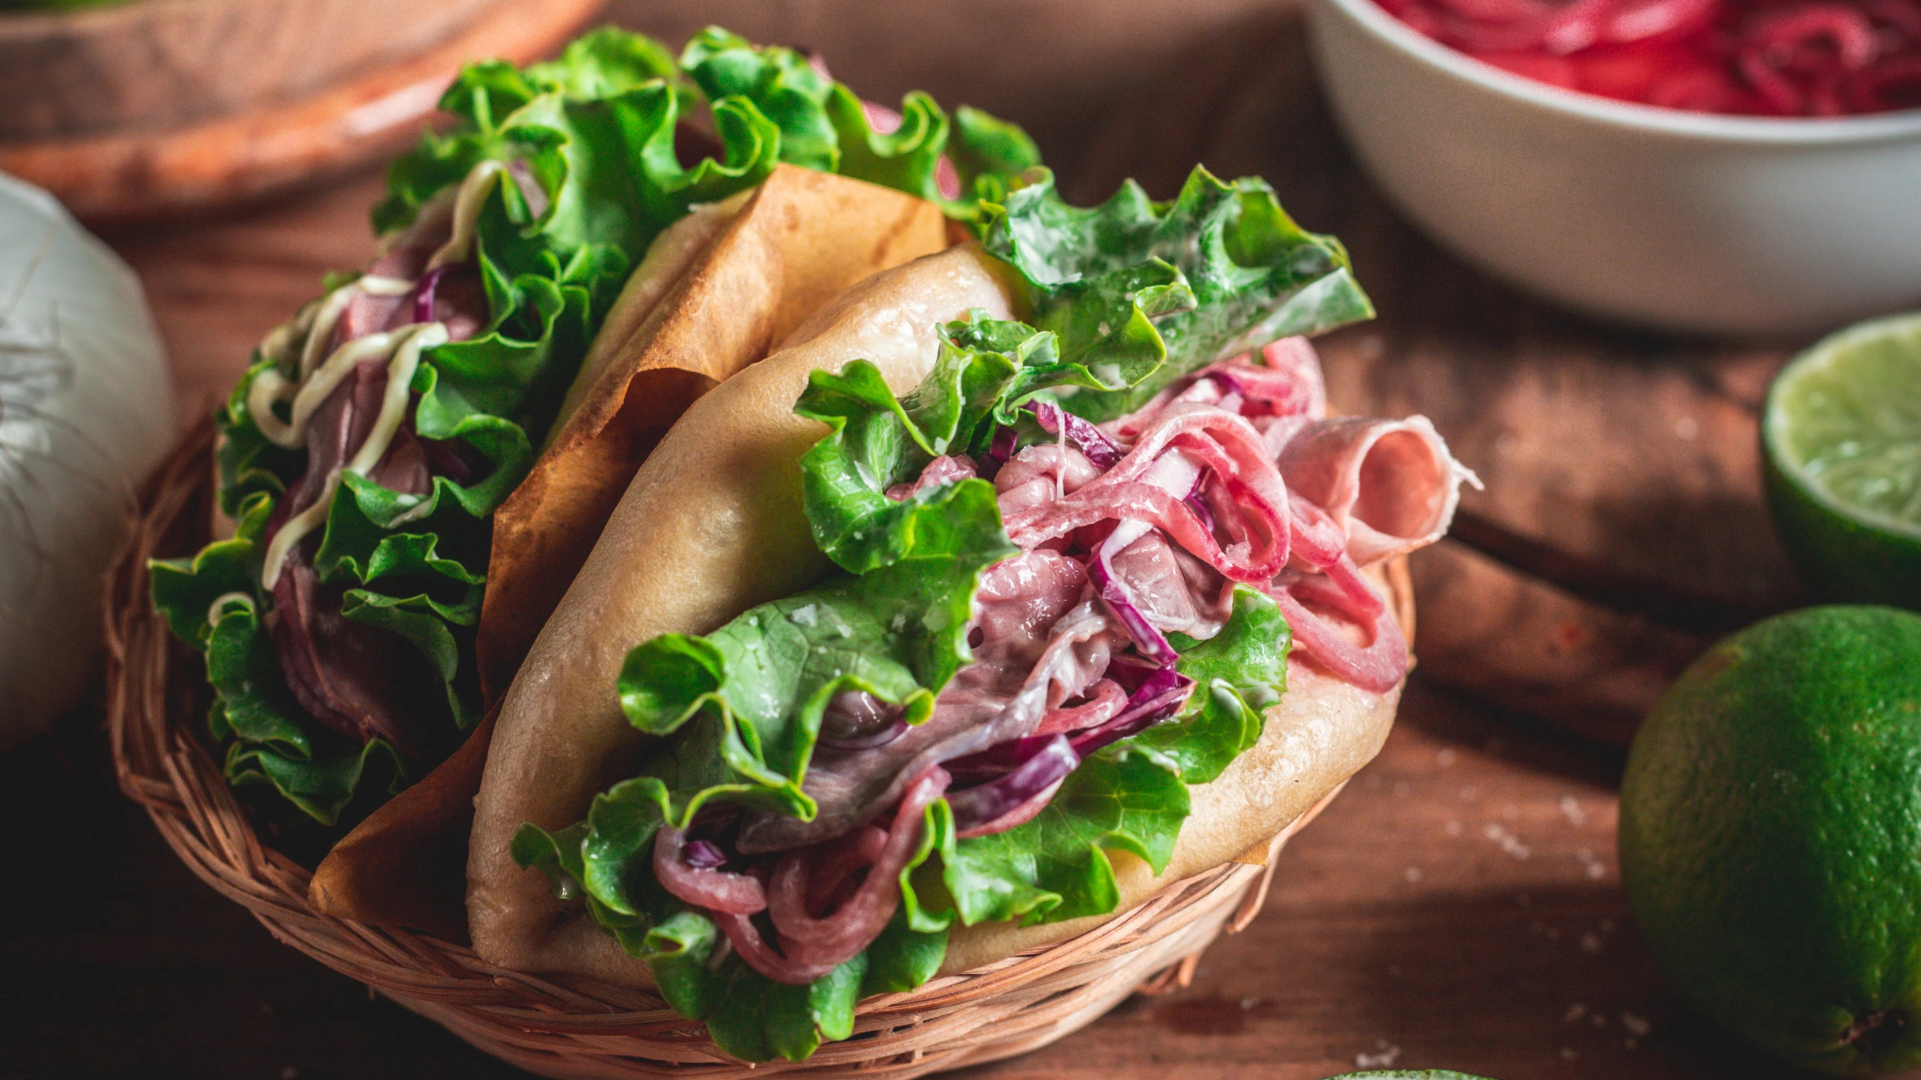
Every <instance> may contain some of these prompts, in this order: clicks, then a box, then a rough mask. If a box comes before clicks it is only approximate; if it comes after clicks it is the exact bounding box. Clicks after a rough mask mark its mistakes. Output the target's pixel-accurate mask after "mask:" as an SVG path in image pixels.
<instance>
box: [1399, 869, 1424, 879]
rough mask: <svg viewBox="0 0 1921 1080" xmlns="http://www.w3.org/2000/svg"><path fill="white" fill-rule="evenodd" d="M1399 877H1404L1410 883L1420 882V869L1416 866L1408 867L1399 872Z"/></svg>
mask: <svg viewBox="0 0 1921 1080" xmlns="http://www.w3.org/2000/svg"><path fill="white" fill-rule="evenodd" d="M1401 876H1402V877H1405V878H1406V879H1407V880H1408V881H1409V882H1410V883H1412V882H1416V881H1419V880H1421V868H1420V867H1418V866H1410V867H1408V868H1407V869H1406V870H1403V871H1401Z"/></svg>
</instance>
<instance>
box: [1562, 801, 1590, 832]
mask: <svg viewBox="0 0 1921 1080" xmlns="http://www.w3.org/2000/svg"><path fill="white" fill-rule="evenodd" d="M1561 815H1562V816H1563V817H1565V818H1567V823H1568V824H1569V825H1576V826H1579V825H1585V824H1587V811H1585V810H1582V809H1581V800H1579V799H1577V798H1575V797H1574V796H1572V795H1563V796H1561Z"/></svg>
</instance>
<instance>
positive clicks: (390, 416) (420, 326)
mask: <svg viewBox="0 0 1921 1080" xmlns="http://www.w3.org/2000/svg"><path fill="white" fill-rule="evenodd" d="M376 341H377V342H378V344H377V346H376V347H374V348H372V349H370V350H369V351H370V352H371V353H373V354H375V355H377V354H378V353H379V352H381V351H385V350H389V349H391V353H390V354H389V359H388V361H387V387H386V391H385V394H384V395H383V396H382V398H381V401H380V413H379V415H378V416H376V417H375V418H374V426H373V430H372V431H370V432H368V433H367V441H366V442H364V443H362V444H361V446H360V450H359V452H357V453H355V454H354V456H353V460H352V461H349V462H348V463H347V465H346V467H345V468H344V469H335V470H333V471H332V472H331V473H329V474H328V475H327V484H326V487H325V488H323V489H322V490H321V493H320V497H319V498H318V499H315V500H314V503H313V505H312V506H309V507H307V508H306V509H305V510H302V511H301V512H300V513H298V514H295V515H294V516H293V517H291V518H288V519H287V522H286V524H284V525H282V526H281V527H280V531H279V532H277V533H275V534H274V537H273V541H272V542H271V543H269V544H268V545H267V558H266V561H265V563H263V564H262V566H261V570H260V587H261V588H263V589H268V590H271V589H272V588H273V587H274V584H275V583H276V582H278V581H279V580H280V568H281V567H282V566H283V565H284V564H285V563H286V561H287V555H288V553H289V552H291V551H293V549H294V546H295V545H296V544H298V543H300V541H302V540H304V539H306V537H307V534H308V533H310V532H312V531H314V530H315V529H317V528H319V527H320V524H321V522H323V521H325V520H326V519H327V512H328V511H329V510H330V509H331V508H332V506H333V497H334V492H335V491H337V490H339V488H340V474H341V473H342V472H343V471H344V472H351V473H354V474H356V475H358V476H365V475H367V474H368V473H369V472H371V471H372V470H373V467H374V466H375V465H378V464H380V459H381V458H382V457H385V456H386V454H387V448H388V447H389V446H391V445H392V444H393V439H394V435H395V434H396V433H398V432H399V431H400V423H401V421H402V420H404V419H406V415H407V395H408V392H409V391H410V389H411V388H412V384H413V381H414V371H415V369H417V368H418V367H419V366H420V354H421V352H422V351H423V350H425V349H431V348H433V347H434V346H436V345H445V344H446V343H447V325H446V324H445V323H437V322H432V323H415V324H413V325H411V326H406V327H402V328H401V329H399V330H395V331H392V332H390V333H381V334H371V335H369V336H367V337H364V338H361V339H359V340H358V341H350V342H348V343H347V344H346V345H343V346H341V347H340V348H339V349H338V350H337V351H336V352H335V353H334V355H333V356H332V357H329V358H328V360H327V363H326V364H325V365H322V367H321V369H320V371H318V372H315V375H314V378H313V379H311V380H309V382H308V385H306V386H303V387H302V388H301V390H300V394H299V396H297V397H296V398H295V399H294V408H295V410H296V414H297V415H298V410H299V409H300V405H301V398H304V397H306V396H307V394H308V392H309V391H310V390H312V389H313V387H314V385H315V384H318V383H319V382H321V381H322V380H321V377H322V375H323V374H324V373H325V372H326V371H327V370H328V368H332V367H335V366H336V365H335V361H336V360H337V359H339V358H340V356H341V355H342V354H343V353H347V352H348V351H349V350H351V349H352V348H353V347H354V346H356V345H368V344H371V343H375V342H376ZM368 358H369V357H365V356H363V357H359V358H356V359H353V360H352V361H351V362H348V363H344V364H340V365H339V372H340V374H338V375H336V376H335V377H334V378H333V385H338V384H339V382H340V379H341V378H343V377H344V376H345V373H346V372H348V371H351V370H352V369H353V367H354V366H355V365H356V364H359V363H361V362H363V361H364V360H366V359H368ZM262 374H266V373H265V372H262ZM328 392H331V387H329V390H328ZM326 396H327V395H326V393H321V394H319V395H317V397H316V399H315V400H316V401H318V400H324V399H325V397H326ZM314 408H318V406H317V405H316V406H314ZM311 416H312V409H309V410H308V411H307V413H306V418H311ZM304 426H305V423H304V419H303V422H302V427H303V428H304ZM303 437H304V432H303Z"/></svg>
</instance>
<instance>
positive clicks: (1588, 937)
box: [1581, 932, 1601, 954]
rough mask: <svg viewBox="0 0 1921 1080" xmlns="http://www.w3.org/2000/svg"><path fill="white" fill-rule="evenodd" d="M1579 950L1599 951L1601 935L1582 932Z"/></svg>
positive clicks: (1586, 951) (1587, 951) (1585, 951)
mask: <svg viewBox="0 0 1921 1080" xmlns="http://www.w3.org/2000/svg"><path fill="white" fill-rule="evenodd" d="M1581 951H1582V952H1584V953H1590V954H1592V953H1598V952H1600V951H1601V935H1599V934H1596V933H1592V932H1589V933H1586V934H1582V935H1581Z"/></svg>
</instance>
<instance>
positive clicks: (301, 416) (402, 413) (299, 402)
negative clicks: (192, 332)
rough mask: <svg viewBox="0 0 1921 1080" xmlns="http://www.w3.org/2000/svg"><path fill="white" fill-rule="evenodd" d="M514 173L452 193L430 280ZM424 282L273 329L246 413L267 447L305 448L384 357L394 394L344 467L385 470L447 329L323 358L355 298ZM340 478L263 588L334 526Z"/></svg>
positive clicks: (317, 304) (369, 290)
mask: <svg viewBox="0 0 1921 1080" xmlns="http://www.w3.org/2000/svg"><path fill="white" fill-rule="evenodd" d="M506 171H507V166H506V164H505V163H503V162H499V161H482V162H480V163H479V164H477V165H475V166H474V167H473V168H472V169H471V170H470V171H469V172H468V173H467V176H466V177H465V178H464V179H463V180H461V182H460V188H459V190H458V191H457V192H456V193H455V194H454V196H453V204H454V205H453V227H452V231H451V235H450V236H448V238H447V242H446V243H444V244H442V245H440V247H439V248H438V249H437V250H435V251H434V253H433V256H432V257H431V258H429V259H428V260H427V271H428V272H429V273H431V272H433V271H435V270H438V269H440V268H441V267H443V266H449V265H452V264H454V263H459V262H464V261H465V260H466V259H467V256H468V255H469V253H470V252H471V251H472V249H473V244H474V231H475V229H476V227H477V226H478V224H479V221H480V211H481V209H482V208H483V207H484V206H485V205H486V201H487V196H488V195H489V194H491V193H492V188H493V185H494V183H495V182H496V180H497V179H498V178H499V177H501V176H502V175H505V174H506ZM442 205H445V204H444V203H443V204H442ZM443 212H444V211H443ZM418 284H419V282H417V281H411V280H408V279H406V278H398V277H387V276H384V275H380V274H363V275H362V276H360V277H359V278H356V279H355V280H353V281H351V282H348V283H347V284H345V285H342V286H341V287H340V288H338V289H335V290H333V291H332V292H330V293H328V294H327V295H326V296H324V297H322V298H320V299H319V300H316V301H313V302H311V303H308V304H307V305H305V306H304V307H302V308H301V309H300V312H299V314H297V315H295V316H294V318H293V321H291V322H288V323H283V324H281V325H279V326H276V327H274V328H273V329H272V330H271V331H269V332H268V334H267V336H266V337H265V338H264V339H263V340H262V341H261V343H260V352H261V355H263V356H265V357H267V358H269V359H271V360H272V361H273V362H274V366H273V367H269V368H266V369H265V370H263V371H261V372H260V373H259V374H257V375H255V376H254V378H253V382H252V383H251V384H250V385H249V386H248V387H247V413H248V415H250V416H251V417H252V418H253V422H254V426H255V427H257V428H259V429H260V433H261V434H262V435H263V436H265V437H266V439H267V441H268V442H271V443H273V444H274V445H275V446H282V447H285V448H287V449H289V450H297V449H299V448H300V446H301V445H302V444H303V443H305V442H306V441H307V428H308V425H309V424H311V423H312V421H313V417H314V414H315V413H316V412H318V411H319V410H320V406H321V405H322V404H324V403H325V402H326V400H327V398H328V397H329V396H330V395H332V394H333V392H334V390H335V389H336V388H338V387H339V386H340V384H341V382H342V381H343V380H344V379H346V377H347V376H348V374H350V373H351V372H352V371H353V369H354V368H355V367H356V366H358V365H360V364H362V363H365V362H367V361H369V360H373V359H375V358H377V357H379V356H381V355H383V354H384V355H386V357H387V387H386V390H385V391H384V393H383V396H382V398H381V401H380V413H379V414H378V415H377V416H376V417H375V418H374V426H373V429H372V430H371V431H370V432H368V434H367V441H366V442H364V443H362V444H361V446H360V449H359V450H358V451H356V452H355V453H354V457H353V460H352V461H350V462H348V463H347V464H346V466H345V467H344V468H345V471H347V472H352V473H355V474H357V475H360V476H365V475H367V474H368V473H369V472H371V471H372V470H373V468H374V467H375V466H376V465H378V464H380V459H381V458H382V457H385V456H386V453H387V448H388V447H390V446H391V445H393V440H394V435H395V434H397V433H398V432H399V431H400V425H401V423H402V422H403V421H405V420H406V418H407V398H408V394H409V392H410V390H411V387H412V384H413V379H414V371H415V369H416V368H418V367H419V366H420V354H421V352H422V351H423V350H426V349H431V348H434V347H435V346H438V345H445V344H446V343H447V341H448V332H447V324H445V323H440V322H430V323H414V324H411V325H408V326H403V327H401V328H400V329H398V330H391V331H380V332H377V333H372V334H368V335H366V336H365V337H359V338H355V339H354V340H352V341H349V342H345V343H343V344H342V345H341V346H340V347H339V348H337V349H335V350H334V351H333V352H332V353H331V354H326V360H325V361H324V362H323V361H322V360H321V356H322V355H323V354H325V350H326V348H327V343H328V342H329V341H331V340H333V336H334V330H335V328H336V327H338V326H339V324H340V318H341V316H342V315H343V314H345V313H346V310H347V305H348V304H350V303H352V302H353V298H354V294H355V293H361V294H365V295H367V296H405V295H407V294H408V293H410V292H412V291H413V290H414V288H415V287H416V286H417V285H418ZM296 342H298V344H299V349H300V358H299V363H298V365H297V366H296V368H295V372H296V374H295V377H294V378H291V379H290V378H288V377H287V375H286V374H285V373H283V372H282V370H281V368H282V367H284V366H285V365H286V361H287V359H288V354H289V353H290V352H291V351H292V350H293V348H294V347H295V343H296ZM289 400H291V402H292V408H291V409H290V411H289V413H288V418H287V419H286V420H282V419H280V416H279V414H277V413H276V412H275V411H274V406H276V405H278V404H280V403H281V402H284V401H289ZM341 472H342V469H338V468H337V469H335V470H334V471H333V472H332V473H331V474H329V475H328V477H327V485H326V488H325V490H324V491H322V493H321V495H320V498H319V499H317V500H315V501H314V504H313V505H312V506H309V507H307V508H306V509H305V510H302V511H301V512H300V513H298V514H295V515H294V516H293V517H291V518H289V519H287V522H286V524H284V525H282V526H281V527H280V531H279V532H277V533H275V534H274V538H273V540H272V541H271V542H270V543H269V544H268V545H267V557H266V562H265V564H264V565H263V567H262V569H261V574H260V584H261V587H262V588H264V589H272V588H273V587H274V583H275V582H276V581H278V580H280V568H281V566H282V564H284V563H285V562H286V561H287V554H288V553H289V552H291V551H292V550H293V549H294V545H296V544H298V543H299V542H300V541H301V540H303V539H305V537H306V536H307V534H308V533H310V532H312V531H313V530H314V529H316V528H318V527H319V526H320V524H321V522H323V521H325V520H326V516H327V513H328V510H329V508H330V507H331V505H332V503H333V496H334V492H335V491H337V490H339V487H340V474H341ZM234 595H237V594H230V595H228V596H223V597H221V598H220V599H218V600H216V601H214V608H211V609H209V616H210V618H211V616H212V615H213V614H214V613H215V611H216V610H217V609H218V607H219V606H220V605H221V604H223V603H226V602H229V601H230V600H232V599H233V598H234Z"/></svg>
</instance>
